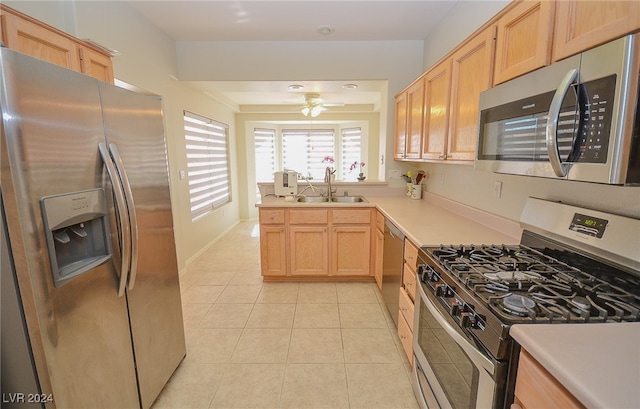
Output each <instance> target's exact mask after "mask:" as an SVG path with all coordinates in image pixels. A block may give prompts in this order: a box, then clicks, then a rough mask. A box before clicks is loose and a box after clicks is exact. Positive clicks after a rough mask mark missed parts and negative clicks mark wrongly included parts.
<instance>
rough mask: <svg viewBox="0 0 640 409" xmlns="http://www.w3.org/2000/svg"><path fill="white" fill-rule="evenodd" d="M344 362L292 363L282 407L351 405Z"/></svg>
mask: <svg viewBox="0 0 640 409" xmlns="http://www.w3.org/2000/svg"><path fill="white" fill-rule="evenodd" d="M346 381H347V380H346V375H345V369H344V365H342V364H289V365H287V369H286V372H285V375H284V385H283V387H282V398H281V400H280V407H281V408H283V409H285V408H295V409H302V408H309V409H311V408H327V409H340V408H349V396H348V392H347V382H346Z"/></svg>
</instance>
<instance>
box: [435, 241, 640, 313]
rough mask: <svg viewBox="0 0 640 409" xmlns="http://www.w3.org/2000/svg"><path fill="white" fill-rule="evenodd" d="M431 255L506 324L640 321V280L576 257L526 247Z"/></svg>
mask: <svg viewBox="0 0 640 409" xmlns="http://www.w3.org/2000/svg"><path fill="white" fill-rule="evenodd" d="M525 241H526V237H525ZM426 251H427V252H428V253H429V254H430V255H431V256H432V257H434V258H435V259H437V260H438V262H439V263H440V264H441V265H443V266H444V268H445V270H446V271H447V272H449V273H450V274H452V275H453V276H454V277H455V278H456V279H457V280H458V281H459V282H460V283H461V284H464V286H465V287H466V288H467V289H468V290H469V291H470V292H471V293H472V294H473V295H474V296H476V297H477V298H478V299H479V300H481V301H482V302H483V303H484V304H486V305H487V306H488V307H489V309H490V310H491V311H492V312H493V313H494V314H496V315H498V316H499V317H500V319H501V321H503V322H504V323H509V324H518V323H530V322H535V323H558V322H560V323H569V322H571V323H577V322H589V323H594V322H622V321H640V278H638V277H635V276H633V275H630V274H628V273H626V272H624V271H621V270H619V269H617V268H614V267H611V266H607V265H605V264H603V263H600V262H598V261H595V260H589V259H587V258H586V257H584V256H581V255H578V254H575V253H568V252H566V251H565V252H562V251H560V250H551V249H550V248H548V247H547V248H545V249H539V250H536V249H534V248H530V247H527V246H524V245H523V246H502V245H499V246H497V245H490V246H484V245H480V246H440V247H438V248H434V249H429V248H427V249H426ZM545 253H548V254H545ZM568 263H571V264H568ZM576 266H577V267H576Z"/></svg>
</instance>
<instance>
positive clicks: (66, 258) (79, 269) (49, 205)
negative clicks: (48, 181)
mask: <svg viewBox="0 0 640 409" xmlns="http://www.w3.org/2000/svg"><path fill="white" fill-rule="evenodd" d="M40 206H41V209H42V216H43V219H44V225H45V235H46V238H47V247H48V250H49V261H50V264H51V273H52V275H53V282H54V285H55V286H56V287H60V286H61V285H63V284H65V283H67V282H68V281H69V280H72V279H73V278H76V277H78V276H80V275H82V274H84V273H86V272H89V271H91V270H92V269H94V268H95V267H97V266H98V265H100V264H102V263H104V262H105V261H107V260H109V259H110V258H111V254H112V253H111V241H110V237H109V230H108V225H109V224H108V222H107V205H106V201H105V193H104V190H103V189H92V190H84V191H80V192H72V193H65V194H61V195H55V196H47V197H43V198H42V199H40Z"/></svg>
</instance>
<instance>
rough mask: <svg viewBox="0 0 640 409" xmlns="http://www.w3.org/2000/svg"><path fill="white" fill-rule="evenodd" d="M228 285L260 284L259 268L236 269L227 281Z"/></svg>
mask: <svg viewBox="0 0 640 409" xmlns="http://www.w3.org/2000/svg"><path fill="white" fill-rule="evenodd" d="M229 285H262V274H261V273H260V269H259V268H256V269H254V270H246V271H238V272H237V273H236V274H235V275H234V276H233V278H232V279H231V281H229Z"/></svg>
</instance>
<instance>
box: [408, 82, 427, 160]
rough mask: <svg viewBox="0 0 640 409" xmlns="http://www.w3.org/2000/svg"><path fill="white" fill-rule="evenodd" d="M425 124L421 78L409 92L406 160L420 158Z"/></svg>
mask: <svg viewBox="0 0 640 409" xmlns="http://www.w3.org/2000/svg"><path fill="white" fill-rule="evenodd" d="M423 122H424V79H423V78H420V79H419V80H418V81H416V82H415V83H414V84H413V85H412V86H411V87H409V90H408V91H407V141H406V144H405V158H408V159H417V158H419V157H420V145H421V142H422V123H423Z"/></svg>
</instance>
